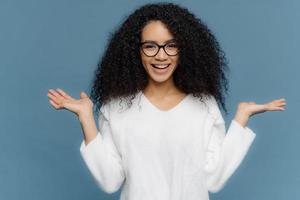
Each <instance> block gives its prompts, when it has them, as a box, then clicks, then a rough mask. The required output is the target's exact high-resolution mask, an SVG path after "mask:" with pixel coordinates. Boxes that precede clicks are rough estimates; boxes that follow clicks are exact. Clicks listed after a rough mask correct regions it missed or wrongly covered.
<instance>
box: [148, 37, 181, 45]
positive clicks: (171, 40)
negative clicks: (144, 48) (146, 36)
mask: <svg viewBox="0 0 300 200" xmlns="http://www.w3.org/2000/svg"><path fill="white" fill-rule="evenodd" d="M173 41H174V42H175V41H176V40H175V38H173V39H170V40H167V41H165V44H166V43H168V42H173ZM144 42H154V43H157V42H156V41H154V40H145V41H144Z"/></svg>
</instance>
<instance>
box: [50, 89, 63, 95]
mask: <svg viewBox="0 0 300 200" xmlns="http://www.w3.org/2000/svg"><path fill="white" fill-rule="evenodd" d="M49 92H50V93H51V94H53V95H54V96H56V97H61V95H60V94H59V93H58V92H57V91H55V90H53V89H50V90H49Z"/></svg>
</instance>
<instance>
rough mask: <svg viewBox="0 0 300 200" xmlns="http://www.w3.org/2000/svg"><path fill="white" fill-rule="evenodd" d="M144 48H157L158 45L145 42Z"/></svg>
mask: <svg viewBox="0 0 300 200" xmlns="http://www.w3.org/2000/svg"><path fill="white" fill-rule="evenodd" d="M143 48H145V49H154V48H156V45H155V44H152V43H145V44H143Z"/></svg>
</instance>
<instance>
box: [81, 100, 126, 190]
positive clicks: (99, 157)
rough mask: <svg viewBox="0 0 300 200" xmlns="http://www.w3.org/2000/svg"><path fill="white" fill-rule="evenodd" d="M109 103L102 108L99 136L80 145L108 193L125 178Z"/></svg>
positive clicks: (96, 178)
mask: <svg viewBox="0 0 300 200" xmlns="http://www.w3.org/2000/svg"><path fill="white" fill-rule="evenodd" d="M106 106H107V105H104V106H102V107H101V109H100V115H99V131H98V133H97V136H96V137H95V138H94V139H93V140H92V141H90V142H89V143H88V144H87V145H85V143H84V140H83V141H82V143H81V146H80V153H81V156H82V158H83V160H84V162H85V164H86V165H87V167H88V169H89V171H90V172H91V174H92V176H93V178H94V180H95V181H96V183H97V185H98V186H99V187H100V188H101V189H102V190H103V191H104V192H106V193H113V192H116V191H117V190H118V189H119V188H120V186H121V184H122V183H123V181H124V179H125V175H124V171H123V167H122V162H121V156H120V154H119V153H118V151H117V148H116V146H115V144H114V141H113V137H112V133H111V127H110V122H109V114H108V111H107V107H106Z"/></svg>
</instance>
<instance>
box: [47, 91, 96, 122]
mask: <svg viewBox="0 0 300 200" xmlns="http://www.w3.org/2000/svg"><path fill="white" fill-rule="evenodd" d="M47 96H48V97H49V102H50V104H51V105H52V106H53V107H54V108H55V109H57V110H59V109H67V110H70V111H71V112H73V113H75V114H76V115H77V116H78V117H81V116H88V115H90V114H92V110H93V102H92V101H91V100H90V98H89V97H88V95H87V94H86V93H85V92H81V93H80V99H74V98H73V97H71V96H70V95H68V94H67V93H66V92H64V91H63V90H62V89H59V88H57V89H56V90H55V89H49V90H48V95H47Z"/></svg>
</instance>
